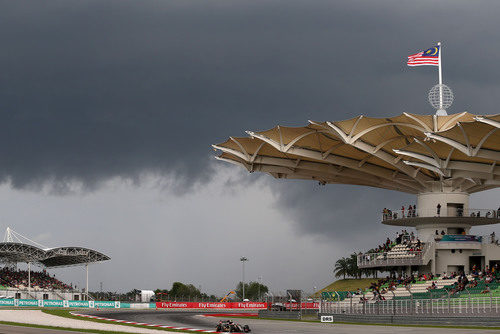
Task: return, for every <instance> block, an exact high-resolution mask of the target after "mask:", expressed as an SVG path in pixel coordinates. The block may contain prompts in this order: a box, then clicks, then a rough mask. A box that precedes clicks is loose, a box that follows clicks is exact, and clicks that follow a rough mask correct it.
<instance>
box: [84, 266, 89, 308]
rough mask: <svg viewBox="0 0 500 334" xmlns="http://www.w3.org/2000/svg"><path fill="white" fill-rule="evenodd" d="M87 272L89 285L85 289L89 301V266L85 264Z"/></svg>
mask: <svg viewBox="0 0 500 334" xmlns="http://www.w3.org/2000/svg"><path fill="white" fill-rule="evenodd" d="M85 270H86V272H87V283H86V287H85V293H86V294H87V300H89V264H88V263H86V264H85Z"/></svg>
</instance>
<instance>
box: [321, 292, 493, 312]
mask: <svg viewBox="0 0 500 334" xmlns="http://www.w3.org/2000/svg"><path fill="white" fill-rule="evenodd" d="M320 313H322V314H373V315H436V316H437V315H460V314H467V315H474V314H475V315H498V314H500V297H491V296H490V297H469V298H447V297H445V298H439V299H402V300H392V299H391V300H379V301H364V302H363V301H359V300H357V299H354V298H352V299H347V300H344V301H342V302H329V301H322V302H321V305H320Z"/></svg>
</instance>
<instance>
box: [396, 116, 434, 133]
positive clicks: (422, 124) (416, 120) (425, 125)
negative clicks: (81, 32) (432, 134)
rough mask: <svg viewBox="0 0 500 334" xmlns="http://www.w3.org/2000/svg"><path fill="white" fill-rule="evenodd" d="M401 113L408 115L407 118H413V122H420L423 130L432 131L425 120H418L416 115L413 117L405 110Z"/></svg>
mask: <svg viewBox="0 0 500 334" xmlns="http://www.w3.org/2000/svg"><path fill="white" fill-rule="evenodd" d="M403 115H405V116H406V117H408V118H410V119H412V120H414V121H415V122H417V123H418V124H420V125H421V126H422V127H423V128H424V129H425V130H427V131H432V129H431V128H430V127H429V126H428V125H427V124H425V122H423V121H422V120H420V119H419V118H418V117H415V116H413V115H412V114H408V113H406V112H404V113H403Z"/></svg>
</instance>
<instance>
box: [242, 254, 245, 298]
mask: <svg viewBox="0 0 500 334" xmlns="http://www.w3.org/2000/svg"><path fill="white" fill-rule="evenodd" d="M242 262H243V298H242V301H244V300H245V261H242Z"/></svg>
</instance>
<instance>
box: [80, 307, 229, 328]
mask: <svg viewBox="0 0 500 334" xmlns="http://www.w3.org/2000/svg"><path fill="white" fill-rule="evenodd" d="M71 314H72V315H74V316H77V317H83V318H92V319H97V320H106V321H112V322H117V323H121V324H128V325H140V326H147V327H156V328H168V329H181V330H184V331H191V332H199V333H220V332H217V331H212V330H206V329H196V328H188V327H175V326H167V325H158V324H147V323H144V322H135V321H127V320H118V319H110V318H103V317H97V316H95V315H88V314H80V313H75V312H71Z"/></svg>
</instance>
